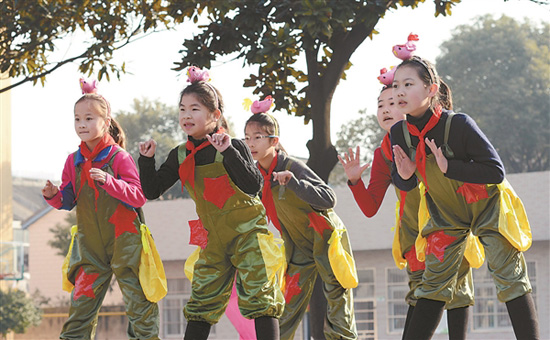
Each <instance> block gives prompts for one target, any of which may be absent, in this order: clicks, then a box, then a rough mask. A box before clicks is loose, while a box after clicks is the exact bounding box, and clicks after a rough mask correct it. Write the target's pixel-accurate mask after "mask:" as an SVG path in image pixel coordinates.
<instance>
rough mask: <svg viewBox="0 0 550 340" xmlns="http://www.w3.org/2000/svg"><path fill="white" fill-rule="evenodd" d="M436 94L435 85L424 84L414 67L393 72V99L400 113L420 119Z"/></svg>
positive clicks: (405, 67) (404, 67)
mask: <svg viewBox="0 0 550 340" xmlns="http://www.w3.org/2000/svg"><path fill="white" fill-rule="evenodd" d="M434 89H435V92H434ZM436 93H437V85H434V84H432V85H431V86H428V85H426V84H424V82H423V81H422V80H421V79H420V77H419V76H418V72H417V71H416V70H415V69H414V67H410V66H403V67H400V68H399V69H397V71H395V75H394V78H393V98H394V100H395V103H396V104H397V107H398V108H399V110H401V112H402V113H404V114H408V115H410V116H413V117H422V115H424V113H425V112H426V110H428V108H429V107H430V99H431V98H432V97H433V96H434V95H435V94H436Z"/></svg>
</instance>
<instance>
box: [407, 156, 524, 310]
mask: <svg viewBox="0 0 550 340" xmlns="http://www.w3.org/2000/svg"><path fill="white" fill-rule="evenodd" d="M417 176H418V174H417ZM426 176H427V178H428V185H429V191H428V193H427V194H426V200H427V204H428V209H429V212H430V216H431V219H430V221H429V223H428V225H427V226H426V227H425V228H424V229H423V231H422V234H423V236H429V235H430V234H435V233H439V234H438V235H437V237H436V238H437V239H439V240H440V241H439V242H440V244H441V245H443V246H442V247H434V248H439V251H435V252H434V253H430V254H426V270H425V272H424V277H423V282H422V285H421V286H420V287H419V288H418V289H417V290H416V296H417V297H418V298H427V299H432V300H439V301H446V302H448V301H450V300H451V299H452V297H453V289H454V287H455V286H456V285H457V278H458V274H457V273H458V272H459V268H460V265H461V263H462V259H463V257H464V251H465V248H466V239H467V236H468V233H469V232H472V233H473V234H474V235H476V236H478V237H479V240H480V242H481V244H482V245H483V247H484V249H485V256H486V260H487V262H488V268H489V272H490V273H491V275H492V276H493V280H494V282H495V285H496V288H497V296H498V299H499V300H500V301H502V302H507V301H510V300H513V299H515V298H517V297H520V296H522V295H525V294H526V293H528V292H530V291H531V284H530V283H529V278H528V276H527V266H526V263H525V259H524V256H523V253H522V252H521V251H519V250H517V249H516V248H514V247H513V246H512V245H511V244H510V242H508V240H507V239H506V238H505V237H504V236H503V235H501V234H500V233H499V213H500V194H501V192H500V189H499V188H498V187H497V186H496V185H471V184H469V183H463V182H459V181H455V180H451V179H448V178H446V177H445V176H444V175H443V173H442V172H441V170H439V168H438V166H437V164H436V162H435V159H434V157H433V155H429V156H428V158H427V160H426ZM419 178H421V177H419ZM432 238H433V237H432ZM433 241H434V240H432V241H430V238H429V237H428V247H430V243H432V244H434V242H433Z"/></svg>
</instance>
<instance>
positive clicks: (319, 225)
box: [307, 211, 331, 236]
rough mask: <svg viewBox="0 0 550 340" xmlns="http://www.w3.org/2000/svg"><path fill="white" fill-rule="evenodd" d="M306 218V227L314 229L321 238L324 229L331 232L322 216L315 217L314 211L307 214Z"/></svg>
mask: <svg viewBox="0 0 550 340" xmlns="http://www.w3.org/2000/svg"><path fill="white" fill-rule="evenodd" d="M307 217H308V218H309V225H308V227H310V228H313V229H315V231H316V232H317V233H319V235H321V236H323V231H324V230H325V229H328V230H331V228H330V226H329V224H328V222H327V219H326V218H325V217H324V216H323V215H317V213H315V211H312V212H310V213H309V214H307Z"/></svg>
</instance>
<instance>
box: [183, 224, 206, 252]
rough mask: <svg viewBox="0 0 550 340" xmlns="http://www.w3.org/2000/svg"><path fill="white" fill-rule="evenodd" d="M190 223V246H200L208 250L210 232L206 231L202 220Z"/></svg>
mask: <svg viewBox="0 0 550 340" xmlns="http://www.w3.org/2000/svg"><path fill="white" fill-rule="evenodd" d="M188 223H189V230H190V231H191V235H190V236H189V244H193V245H196V246H199V247H201V248H202V249H204V248H206V245H207V244H208V231H207V230H206V229H204V226H203V225H202V221H201V220H200V219H198V220H190V221H188Z"/></svg>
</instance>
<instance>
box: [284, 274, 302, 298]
mask: <svg viewBox="0 0 550 340" xmlns="http://www.w3.org/2000/svg"><path fill="white" fill-rule="evenodd" d="M285 276H286V279H285V282H286V284H285V301H286V302H287V303H288V302H290V300H292V298H293V297H294V296H295V295H298V294H300V293H301V292H302V288H300V286H298V282H299V281H300V273H296V274H294V275H293V276H290V275H288V273H287V274H286V275H285Z"/></svg>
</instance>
